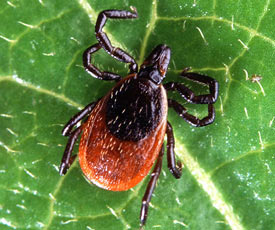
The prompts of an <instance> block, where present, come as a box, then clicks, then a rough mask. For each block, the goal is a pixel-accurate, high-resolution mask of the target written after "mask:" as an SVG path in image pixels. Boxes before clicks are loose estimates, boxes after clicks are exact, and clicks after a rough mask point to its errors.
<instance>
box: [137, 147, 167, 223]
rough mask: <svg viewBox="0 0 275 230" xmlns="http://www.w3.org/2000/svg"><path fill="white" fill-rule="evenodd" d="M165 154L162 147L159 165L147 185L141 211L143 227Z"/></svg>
mask: <svg viewBox="0 0 275 230" xmlns="http://www.w3.org/2000/svg"><path fill="white" fill-rule="evenodd" d="M163 153H164V146H162V148H161V151H160V152H159V156H158V159H157V163H156V165H155V168H154V170H153V172H152V174H151V179H150V181H149V183H148V185H147V188H146V192H145V194H144V196H143V198H142V205H141V210H140V225H141V227H142V226H143V225H144V224H145V222H146V219H147V215H148V208H149V203H150V200H151V198H152V194H153V192H154V189H155V187H156V183H157V180H158V178H159V175H160V172H161V167H162V158H163Z"/></svg>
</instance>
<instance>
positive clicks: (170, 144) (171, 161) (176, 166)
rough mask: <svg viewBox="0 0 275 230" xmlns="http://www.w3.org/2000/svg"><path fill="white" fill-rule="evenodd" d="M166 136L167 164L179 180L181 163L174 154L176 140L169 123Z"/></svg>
mask: <svg viewBox="0 0 275 230" xmlns="http://www.w3.org/2000/svg"><path fill="white" fill-rule="evenodd" d="M166 134H167V163H168V168H169V170H170V172H171V173H172V175H173V176H174V177H175V178H176V179H179V178H180V177H181V162H180V161H178V162H177V163H176V158H175V152H174V147H175V139H174V134H173V128H172V126H171V124H170V123H169V122H168V121H167V129H166Z"/></svg>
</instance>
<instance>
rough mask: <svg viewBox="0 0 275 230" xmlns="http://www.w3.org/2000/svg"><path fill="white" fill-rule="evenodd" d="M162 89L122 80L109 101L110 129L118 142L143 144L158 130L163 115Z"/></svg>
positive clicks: (135, 80) (134, 79) (138, 80)
mask: <svg viewBox="0 0 275 230" xmlns="http://www.w3.org/2000/svg"><path fill="white" fill-rule="evenodd" d="M161 87H162V86H161V85H157V84H155V83H154V82H152V81H150V80H148V79H145V78H138V77H136V76H135V77H130V78H128V79H126V80H122V82H121V84H118V85H117V86H115V87H114V88H113V90H112V91H111V93H110V96H109V98H108V101H107V107H106V125H107V127H108V129H109V131H110V132H111V133H112V134H113V135H114V136H115V137H117V138H118V139H120V140H126V141H135V142H136V141H139V140H141V139H143V138H145V137H147V136H148V135H150V133H151V132H152V131H153V130H155V128H156V127H157V126H158V124H159V122H160V118H161V117H162V115H163V112H164V111H163V108H162V107H163V95H162V93H163V90H161Z"/></svg>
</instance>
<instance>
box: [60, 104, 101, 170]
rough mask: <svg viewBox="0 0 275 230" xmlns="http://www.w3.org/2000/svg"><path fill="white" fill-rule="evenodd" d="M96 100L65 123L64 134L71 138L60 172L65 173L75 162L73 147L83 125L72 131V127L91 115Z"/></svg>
mask: <svg viewBox="0 0 275 230" xmlns="http://www.w3.org/2000/svg"><path fill="white" fill-rule="evenodd" d="M96 103H97V101H96V102H92V103H90V104H89V105H87V106H86V107H85V108H84V109H82V110H81V111H80V112H78V113H77V114H76V115H74V116H73V117H72V118H71V119H70V120H69V121H68V123H67V124H66V125H65V127H64V129H63V130H62V135H63V136H69V140H68V142H67V145H66V148H65V151H64V154H63V157H62V160H61V164H60V167H59V174H60V175H65V174H66V172H67V170H68V169H69V167H70V166H71V164H72V163H73V161H74V159H75V157H76V156H72V152H73V147H74V145H75V142H76V141H77V138H78V137H79V135H80V133H81V131H82V126H80V127H78V128H76V129H75V130H73V131H72V129H73V128H74V127H75V126H76V124H77V123H78V122H79V121H81V120H82V119H84V118H85V117H86V116H87V115H89V114H90V113H91V112H92V110H93V109H94V107H95V105H96Z"/></svg>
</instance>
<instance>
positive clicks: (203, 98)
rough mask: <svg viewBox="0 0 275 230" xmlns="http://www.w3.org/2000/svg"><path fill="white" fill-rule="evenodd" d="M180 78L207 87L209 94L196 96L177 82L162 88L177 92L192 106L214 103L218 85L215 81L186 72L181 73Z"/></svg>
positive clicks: (169, 83)
mask: <svg viewBox="0 0 275 230" xmlns="http://www.w3.org/2000/svg"><path fill="white" fill-rule="evenodd" d="M181 76H183V77H185V78H188V79H189V80H192V81H195V82H198V83H200V84H204V85H208V86H209V91H210V93H209V94H205V95H198V96H196V95H195V93H194V92H193V91H192V90H191V89H189V88H187V87H186V86H185V85H184V84H182V83H177V82H168V83H166V84H164V88H165V89H166V90H172V91H175V90H177V91H178V92H179V93H180V95H181V96H182V97H183V98H184V99H185V100H186V101H188V102H190V103H193V104H212V103H215V102H216V100H217V98H218V90H219V84H218V82H217V81H216V80H214V79H213V78H211V77H208V76H204V75H200V74H197V73H187V72H186V71H183V72H182V73H181Z"/></svg>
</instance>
